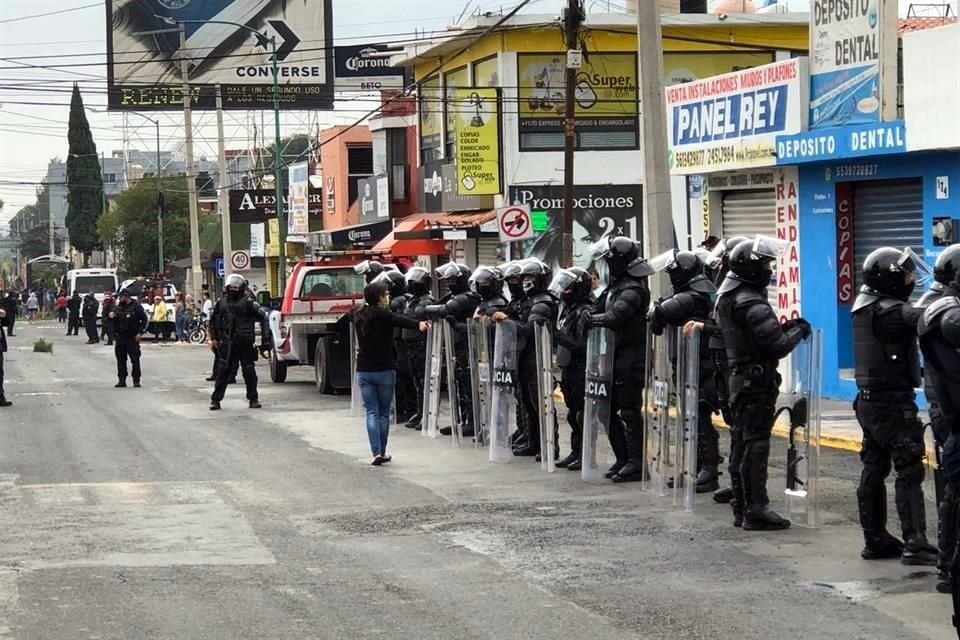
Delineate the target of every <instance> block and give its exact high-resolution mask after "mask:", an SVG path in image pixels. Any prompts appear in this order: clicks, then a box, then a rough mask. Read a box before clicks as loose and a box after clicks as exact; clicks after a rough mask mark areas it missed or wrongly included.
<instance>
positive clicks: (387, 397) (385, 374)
mask: <svg viewBox="0 0 960 640" xmlns="http://www.w3.org/2000/svg"><path fill="white" fill-rule="evenodd" d="M357 383H358V384H359V385H360V396H361V397H362V398H363V409H364V411H366V413H367V437H368V438H370V452H371V453H373V455H375V456H379V455H386V453H387V437H388V436H389V435H390V406H391V404H392V403H393V389H394V387H395V386H397V372H396V371H395V370H393V369H390V370H389V371H358V372H357Z"/></svg>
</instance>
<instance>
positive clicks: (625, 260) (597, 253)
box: [591, 235, 640, 278]
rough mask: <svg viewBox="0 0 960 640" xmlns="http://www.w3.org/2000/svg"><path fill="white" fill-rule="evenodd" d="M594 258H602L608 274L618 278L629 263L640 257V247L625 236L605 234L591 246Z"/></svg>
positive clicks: (624, 271)
mask: <svg viewBox="0 0 960 640" xmlns="http://www.w3.org/2000/svg"><path fill="white" fill-rule="evenodd" d="M591 251H592V252H593V254H594V257H595V258H603V259H604V261H605V262H606V263H607V268H608V269H610V275H612V276H613V277H614V278H620V277H622V276H623V275H624V274H626V273H627V269H628V268H629V267H630V265H631V264H632V263H633V262H634V261H635V260H636V259H637V258H639V257H640V247H639V246H637V243H636V242H634V241H633V240H631V239H630V238H628V237H626V236H612V235H611V236H607V237H605V238H603V239H602V240H600V241H599V242H597V243H595V244H594V245H593V246H592V247H591Z"/></svg>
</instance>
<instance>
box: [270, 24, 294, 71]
mask: <svg viewBox="0 0 960 640" xmlns="http://www.w3.org/2000/svg"><path fill="white" fill-rule="evenodd" d="M268 22H269V23H270V26H271V27H273V28H274V30H275V31H276V32H277V33H278V34H279V35H280V37H281V38H282V39H283V44H281V45H280V46H279V47H277V62H281V61H283V60H285V59H286V57H287V56H288V55H290V53H291V52H292V51H293V50H294V49H296V48H297V45H298V44H300V38H298V37H297V34H295V33H294V32H293V31H291V29H290V27H288V26H287V23H286V22H284V21H283V20H268Z"/></svg>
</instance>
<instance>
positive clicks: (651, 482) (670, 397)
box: [640, 324, 676, 496]
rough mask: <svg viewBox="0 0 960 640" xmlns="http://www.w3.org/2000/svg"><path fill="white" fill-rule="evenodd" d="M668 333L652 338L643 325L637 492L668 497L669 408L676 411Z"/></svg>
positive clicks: (670, 473)
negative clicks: (640, 474)
mask: <svg viewBox="0 0 960 640" xmlns="http://www.w3.org/2000/svg"><path fill="white" fill-rule="evenodd" d="M670 335H671V334H670V333H664V334H663V335H659V336H658V335H656V334H655V333H653V331H652V330H651V328H650V325H649V324H648V325H647V350H646V358H647V362H646V384H645V386H644V388H643V419H644V425H646V429H645V433H644V436H645V438H646V445H645V446H644V456H643V465H644V471H643V480H642V483H641V485H640V486H641V489H642V490H643V491H653V492H655V493H657V494H658V495H660V496H667V495H669V493H670V487H669V486H668V484H669V482H670V480H671V478H673V477H674V475H675V472H674V468H673V465H674V463H675V457H674V456H673V455H672V454H671V441H672V438H673V436H674V426H673V421H674V420H675V417H676V413H675V412H673V415H671V407H673V408H675V407H676V394H675V392H674V385H673V369H672V367H671V366H670V355H669V345H668V337H669V336H670Z"/></svg>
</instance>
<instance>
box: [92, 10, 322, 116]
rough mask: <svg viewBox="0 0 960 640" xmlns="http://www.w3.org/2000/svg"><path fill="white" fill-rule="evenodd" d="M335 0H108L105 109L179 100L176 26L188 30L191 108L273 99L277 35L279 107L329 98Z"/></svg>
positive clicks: (267, 105)
mask: <svg viewBox="0 0 960 640" xmlns="http://www.w3.org/2000/svg"><path fill="white" fill-rule="evenodd" d="M331 5H332V0H293V1H289V0H107V2H106V9H107V89H108V101H107V104H108V107H109V108H110V109H111V110H140V111H148V110H155V111H159V110H171V111H172V110H179V109H182V108H183V91H182V83H183V78H182V77H181V73H180V56H181V51H180V35H179V33H178V27H177V25H178V24H183V25H184V27H185V32H186V47H185V53H186V55H187V56H188V68H189V80H190V84H191V94H192V95H191V99H192V101H193V107H194V108H195V109H214V108H215V107H216V104H215V103H216V90H215V85H217V84H219V85H220V86H221V90H222V92H223V107H224V109H272V108H273V70H272V62H271V46H270V43H269V42H268V41H264V40H263V38H260V39H259V41H258V38H257V37H256V36H255V34H254V33H252V32H250V31H248V30H247V29H244V28H242V27H241V26H238V25H245V26H247V27H249V28H250V29H253V30H255V31H256V32H257V33H259V34H261V35H262V36H265V38H267V39H269V38H271V37H272V38H275V39H276V47H277V60H278V66H279V74H278V75H279V84H280V108H281V109H323V110H330V109H332V108H333V56H332V55H330V51H331V50H332V44H333V36H332V34H333V22H332V10H331Z"/></svg>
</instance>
